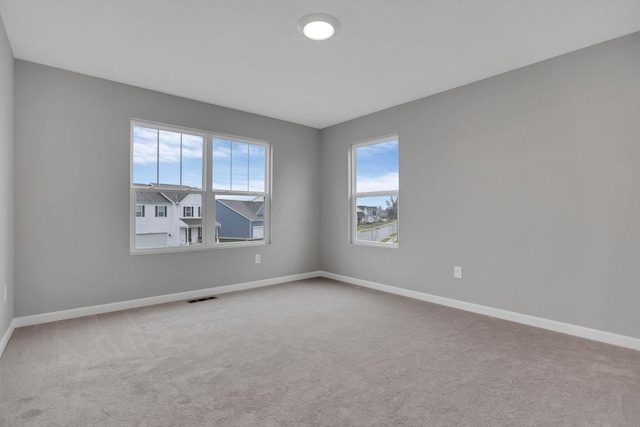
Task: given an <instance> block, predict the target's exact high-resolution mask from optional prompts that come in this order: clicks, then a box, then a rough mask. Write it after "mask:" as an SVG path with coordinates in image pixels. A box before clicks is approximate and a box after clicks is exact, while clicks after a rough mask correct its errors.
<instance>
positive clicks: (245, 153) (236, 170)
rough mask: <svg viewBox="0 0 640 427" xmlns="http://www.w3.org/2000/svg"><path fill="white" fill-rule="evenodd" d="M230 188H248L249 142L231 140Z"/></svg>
mask: <svg viewBox="0 0 640 427" xmlns="http://www.w3.org/2000/svg"><path fill="white" fill-rule="evenodd" d="M231 189H232V190H238V191H248V190H249V144H244V143H242V142H236V141H232V142H231Z"/></svg>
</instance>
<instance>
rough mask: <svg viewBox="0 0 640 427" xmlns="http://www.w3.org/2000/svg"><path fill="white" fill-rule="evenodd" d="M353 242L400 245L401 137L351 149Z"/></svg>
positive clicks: (357, 145) (360, 144) (370, 142)
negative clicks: (399, 161)
mask: <svg viewBox="0 0 640 427" xmlns="http://www.w3.org/2000/svg"><path fill="white" fill-rule="evenodd" d="M350 193H351V194H350V203H351V206H350V210H351V242H352V243H356V244H366V245H380V246H387V247H397V246H398V193H399V168H398V137H397V136H391V137H387V138H382V139H377V140H374V141H368V142H363V143H359V144H354V145H352V146H351V192H350Z"/></svg>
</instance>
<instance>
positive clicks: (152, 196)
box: [136, 191, 220, 248]
mask: <svg viewBox="0 0 640 427" xmlns="http://www.w3.org/2000/svg"><path fill="white" fill-rule="evenodd" d="M219 226H220V225H219V224H217V223H216V236H217V230H218V228H219ZM200 243H202V196H201V195H200V194H192V193H186V192H159V193H158V192H148V191H138V192H136V247H137V248H151V247H165V246H184V245H195V244H200Z"/></svg>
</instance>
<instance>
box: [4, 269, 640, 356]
mask: <svg viewBox="0 0 640 427" xmlns="http://www.w3.org/2000/svg"><path fill="white" fill-rule="evenodd" d="M314 277H325V278H327V279H333V280H338V281H341V282H345V283H350V284H353V285H358V286H362V287H365V288H370V289H375V290H378V291H382V292H387V293H390V294H395V295H401V296H405V297H409V298H413V299H417V300H421V301H426V302H431V303H434V304H439V305H444V306H447V307H452V308H457V309H460V310H465V311H469V312H472V313H478V314H483V315H486V316H491V317H495V318H498V319H504V320H509V321H511V322H516V323H521V324H524V325H529V326H534V327H537V328H542V329H547V330H550V331H554V332H560V333H563V334H567V335H573V336H576V337H580V338H586V339H589V340H593V341H599V342H603V343H607V344H612V345H617V346H620V347H626V348H630V349H634V350H640V338H634V337H629V336H625V335H619V334H614V333H612V332H605V331H600V330H597V329H591V328H586V327H583V326H577V325H572V324H569V323H562V322H557V321H555V320H549V319H543V318H540V317H535V316H529V315H527V314H520V313H515V312H512V311H507V310H502V309H499V308H493V307H487V306H484V305H479V304H473V303H470V302H465V301H459V300H455V299H451V298H445V297H440V296H436V295H430V294H426V293H423V292H417V291H411V290H408V289H402V288H397V287H394V286H389V285H383V284H381V283H376V282H371V281H368V280H362V279H356V278H353V277H349V276H343V275H340V274H334V273H329V272H326V271H313V272H309V273H302V274H294V275H291V276H283V277H276V278H273V279H265V280H257V281H254V282H245V283H238V284H234V285H226V286H219V287H214V288H207V289H198V290H195V291H187V292H179V293H175V294H168V295H159V296H155V297H149V298H141V299H136V300H130V301H122V302H116V303H111V304H102V305H95V306H91V307H82V308H75V309H71V310H63V311H56V312H53V313H43V314H36V315H33V316H23V317H17V318H15V319H13V321H12V322H11V325H10V326H9V329H8V330H7V332H6V333H5V335H4V337H3V338H2V341H0V356H1V355H2V352H3V351H4V348H5V347H6V345H7V343H8V342H9V338H11V334H12V333H13V330H14V329H15V328H18V327H21V326H29V325H37V324H41V323H48V322H55V321H58V320H65V319H73V318H76V317H83V316H91V315H94V314H102V313H109V312H113V311H120V310H127V309H131V308H137V307H145V306H149V305H155V304H163V303H168V302H175V301H183V300H187V299H194V298H201V297H205V296H209V295H217V294H218V295H219V294H224V293H229V292H236V291H242V290H246V289H254V288H260V287H263V286H271V285H277V284H280V283H286V282H293V281H296V280H304V279H311V278H314Z"/></svg>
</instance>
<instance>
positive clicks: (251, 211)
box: [216, 199, 264, 240]
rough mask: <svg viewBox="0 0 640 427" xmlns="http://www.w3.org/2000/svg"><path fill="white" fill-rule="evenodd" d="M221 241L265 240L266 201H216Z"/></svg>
mask: <svg viewBox="0 0 640 427" xmlns="http://www.w3.org/2000/svg"><path fill="white" fill-rule="evenodd" d="M216 221H217V222H219V223H220V224H221V226H220V231H219V234H218V236H219V238H220V239H238V240H262V239H264V201H249V200H227V199H218V200H216Z"/></svg>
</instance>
